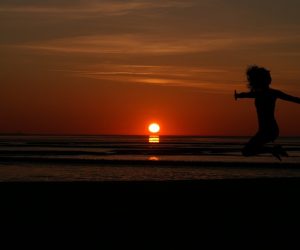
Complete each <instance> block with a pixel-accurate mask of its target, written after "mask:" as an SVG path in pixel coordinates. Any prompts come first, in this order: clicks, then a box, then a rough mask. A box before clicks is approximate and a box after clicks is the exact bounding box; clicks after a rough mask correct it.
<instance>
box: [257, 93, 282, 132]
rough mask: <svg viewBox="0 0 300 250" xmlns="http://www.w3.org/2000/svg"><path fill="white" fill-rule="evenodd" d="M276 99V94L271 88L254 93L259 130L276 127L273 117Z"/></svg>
mask: <svg viewBox="0 0 300 250" xmlns="http://www.w3.org/2000/svg"><path fill="white" fill-rule="evenodd" d="M276 99H277V98H276V95H275V94H274V92H273V91H272V90H271V89H270V90H266V91H262V92H257V93H256V96H255V107H256V112H257V117H258V124H259V129H260V130H264V131H265V130H266V131H269V130H273V129H278V126H277V122H276V119H275V104H276Z"/></svg>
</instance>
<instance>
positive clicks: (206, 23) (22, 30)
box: [0, 0, 300, 135]
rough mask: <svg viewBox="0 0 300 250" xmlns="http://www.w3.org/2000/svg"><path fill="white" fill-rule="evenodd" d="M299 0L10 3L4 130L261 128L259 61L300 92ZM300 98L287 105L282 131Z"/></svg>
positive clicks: (214, 131)
mask: <svg viewBox="0 0 300 250" xmlns="http://www.w3.org/2000/svg"><path fill="white" fill-rule="evenodd" d="M299 9H300V1H298V0H285V1H284V0H272V1H271V0H252V1H244V0H226V1H225V0H198V1H197V0H190V1H189V0H187V1H177V0H174V1H171V0H157V1H153V0H142V1H131V0H129V1H115V0H109V1H108V0H103V1H100V0H91V1H83V0H81V1H80V0H54V1H53V0H51V1H50V0H26V1H24V0H0V32H1V35H0V55H1V57H0V133H14V132H24V133H55V134H77V133H78V134H147V133H148V132H147V130H148V125H149V124H150V123H151V122H153V121H155V122H158V123H159V124H160V125H161V133H162V134H194V135H195V134H197V135H251V134H253V133H255V130H256V126H257V125H256V124H257V123H256V114H255V109H254V105H253V101H251V100H249V101H245V100H242V101H239V102H235V101H234V99H233V91H234V90H235V89H237V90H239V91H244V90H246V78H245V69H246V67H247V66H248V65H250V64H258V65H261V66H265V67H267V68H269V69H270V70H271V73H272V76H273V87H274V88H280V89H282V90H283V91H286V92H287V93H290V94H293V95H298V96H300V15H299V13H298V12H299ZM299 117H300V106H297V104H290V103H284V102H283V101H279V102H278V106H277V118H278V122H279V125H280V127H281V135H300V118H299Z"/></svg>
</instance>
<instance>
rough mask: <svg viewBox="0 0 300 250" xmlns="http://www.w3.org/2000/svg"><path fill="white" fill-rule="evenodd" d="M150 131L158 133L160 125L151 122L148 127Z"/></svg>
mask: <svg viewBox="0 0 300 250" xmlns="http://www.w3.org/2000/svg"><path fill="white" fill-rule="evenodd" d="M148 129H149V132H151V133H158V132H159V130H160V126H159V125H158V124H157V123H151V124H150V125H149V127H148Z"/></svg>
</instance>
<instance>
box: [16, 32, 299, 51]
mask: <svg viewBox="0 0 300 250" xmlns="http://www.w3.org/2000/svg"><path fill="white" fill-rule="evenodd" d="M288 39H289V38H287V37H282V38H280V37H272V36H257V37H252V36H251V37H238V36H236V35H234V34H227V35H226V34H216V35H213V36H198V37H185V38H181V39H178V38H176V37H173V38H171V37H166V36H165V37H163V36H161V37H159V35H158V34H154V35H152V36H150V35H145V34H143V35H133V34H127V35H126V34H125V35H97V36H81V37H75V38H66V39H57V40H52V41H48V42H42V43H32V44H23V45H18V46H17V47H19V48H24V49H32V50H40V51H49V52H51V51H52V52H59V53H99V54H116V53H119V54H149V53H151V54H180V53H193V52H209V51H216V50H226V49H238V48H239V47H245V46H250V45H265V44H276V43H280V42H282V41H286V40H288ZM293 39H295V38H293Z"/></svg>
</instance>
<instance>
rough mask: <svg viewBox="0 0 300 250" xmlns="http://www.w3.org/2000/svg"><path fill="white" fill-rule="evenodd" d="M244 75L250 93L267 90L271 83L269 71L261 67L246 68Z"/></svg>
mask: <svg viewBox="0 0 300 250" xmlns="http://www.w3.org/2000/svg"><path fill="white" fill-rule="evenodd" d="M246 74H247V79H248V87H249V88H250V89H251V90H252V91H255V90H259V89H261V90H264V89H268V88H269V85H270V84H271V82H272V78H271V74H270V71H269V70H267V69H265V68H263V67H259V66H256V65H252V66H250V67H248V69H247V72H246Z"/></svg>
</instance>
